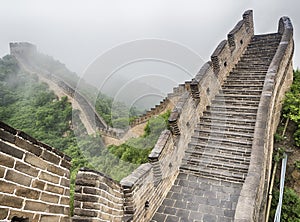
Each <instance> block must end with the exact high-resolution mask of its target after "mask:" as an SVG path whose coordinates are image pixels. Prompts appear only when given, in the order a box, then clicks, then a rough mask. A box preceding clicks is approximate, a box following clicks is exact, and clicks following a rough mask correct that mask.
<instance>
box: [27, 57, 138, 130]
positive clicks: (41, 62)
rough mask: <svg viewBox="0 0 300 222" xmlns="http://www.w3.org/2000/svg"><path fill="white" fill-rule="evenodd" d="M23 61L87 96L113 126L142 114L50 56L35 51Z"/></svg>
mask: <svg viewBox="0 0 300 222" xmlns="http://www.w3.org/2000/svg"><path fill="white" fill-rule="evenodd" d="M23 60H24V61H23V62H25V63H26V64H27V65H29V66H30V67H31V68H33V69H36V70H37V71H38V70H40V71H42V72H40V73H44V74H45V73H47V74H50V75H54V76H56V77H58V78H59V79H62V80H63V81H65V82H66V83H67V84H69V85H70V86H71V87H72V88H73V89H75V90H76V91H77V92H80V93H81V94H82V95H83V96H84V97H85V98H87V99H88V100H89V101H90V103H91V104H94V105H95V109H96V111H97V112H98V114H99V115H100V116H101V117H102V118H103V119H104V121H105V122H106V123H107V124H108V125H109V126H112V127H114V128H121V129H127V128H128V126H129V123H130V121H131V120H133V119H134V118H135V117H136V116H138V115H140V114H142V112H141V111H139V110H138V109H136V108H135V107H132V108H131V109H128V107H127V106H126V105H125V104H124V103H121V102H119V101H115V100H114V99H113V98H110V97H109V96H107V95H105V94H103V93H101V92H99V90H98V89H97V88H96V87H94V86H92V85H90V84H88V83H86V82H85V81H84V79H82V78H79V76H78V75H77V74H76V73H73V72H71V71H70V70H68V69H67V67H66V66H65V65H64V64H63V63H61V62H60V61H58V60H55V59H54V58H52V57H51V56H48V55H45V54H42V53H39V52H36V53H34V54H29V55H27V56H25V57H24V58H23Z"/></svg>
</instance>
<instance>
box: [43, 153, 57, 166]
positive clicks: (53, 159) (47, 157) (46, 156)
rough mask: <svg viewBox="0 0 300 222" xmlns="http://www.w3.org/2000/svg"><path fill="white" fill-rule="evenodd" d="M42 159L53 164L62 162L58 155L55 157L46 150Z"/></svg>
mask: <svg viewBox="0 0 300 222" xmlns="http://www.w3.org/2000/svg"><path fill="white" fill-rule="evenodd" d="M41 157H42V158H43V159H44V160H46V161H48V162H51V163H54V164H59V162H60V158H59V157H58V156H56V155H54V154H53V153H51V152H49V151H47V150H44V151H43V153H42V155H41Z"/></svg>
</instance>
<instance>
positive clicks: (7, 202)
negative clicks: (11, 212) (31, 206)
mask: <svg viewBox="0 0 300 222" xmlns="http://www.w3.org/2000/svg"><path fill="white" fill-rule="evenodd" d="M0 203H1V205H2V206H7V207H14V208H21V207H22V204H23V199H22V198H19V197H14V196H8V195H4V194H0Z"/></svg>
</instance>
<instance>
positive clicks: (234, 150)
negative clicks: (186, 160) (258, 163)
mask: <svg viewBox="0 0 300 222" xmlns="http://www.w3.org/2000/svg"><path fill="white" fill-rule="evenodd" d="M251 148H252V147H251V145H240V146H229V145H225V144H221V145H220V144H219V145H218V146H216V145H215V144H210V143H203V142H199V143H192V142H191V143H189V144H188V149H187V152H189V150H195V152H203V151H205V150H213V149H217V150H218V152H219V153H225V154H228V155H229V154H232V155H239V156H243V157H250V156H251Z"/></svg>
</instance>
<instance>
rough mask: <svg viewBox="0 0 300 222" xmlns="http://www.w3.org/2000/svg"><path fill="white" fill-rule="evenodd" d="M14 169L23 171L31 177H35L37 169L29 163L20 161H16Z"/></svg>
mask: <svg viewBox="0 0 300 222" xmlns="http://www.w3.org/2000/svg"><path fill="white" fill-rule="evenodd" d="M15 169H16V170H17V171H19V172H22V173H25V174H27V175H30V176H32V177H37V175H38V173H39V170H37V169H35V168H34V167H32V166H30V165H29V164H25V163H23V162H21V161H16V165H15Z"/></svg>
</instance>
